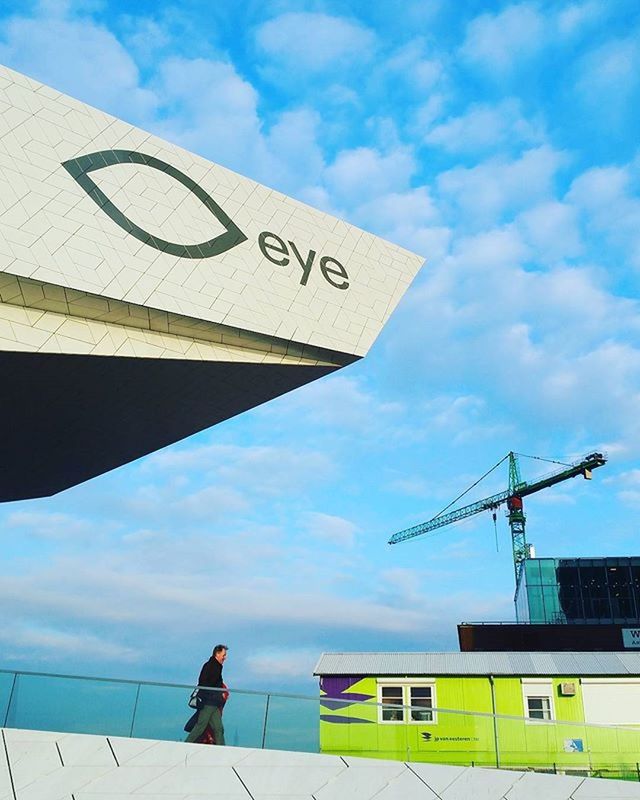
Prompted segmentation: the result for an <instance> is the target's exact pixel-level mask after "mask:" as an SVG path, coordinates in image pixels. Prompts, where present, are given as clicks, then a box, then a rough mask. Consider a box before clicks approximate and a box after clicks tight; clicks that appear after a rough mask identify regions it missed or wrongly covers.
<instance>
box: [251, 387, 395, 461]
mask: <svg viewBox="0 0 640 800" xmlns="http://www.w3.org/2000/svg"><path fill="white" fill-rule="evenodd" d="M404 411H405V408H404V406H403V405H402V404H400V403H395V402H383V401H380V400H379V399H378V398H377V397H376V395H375V394H374V393H372V392H369V391H367V389H366V387H365V386H363V385H362V383H361V382H360V381H358V380H356V379H355V378H351V377H349V376H347V375H334V376H329V377H328V378H326V379H324V380H322V381H316V382H315V383H312V384H309V385H308V386H304V387H302V388H301V389H299V390H298V391H296V392H294V393H292V394H289V395H287V396H286V397H283V398H282V399H281V400H279V401H278V403H277V405H273V406H271V407H264V408H262V409H260V412H259V413H260V414H263V415H264V416H265V417H266V418H267V419H269V420H272V419H282V420H285V421H288V420H289V418H290V417H291V416H292V415H299V414H303V415H304V418H305V419H306V420H308V421H310V422H312V423H313V424H314V425H319V426H322V427H323V428H327V429H329V430H331V431H332V432H335V433H341V432H342V433H343V432H344V431H345V430H351V431H360V432H361V433H365V432H366V433H367V434H368V435H372V434H374V433H375V432H378V433H379V434H380V435H381V436H385V435H387V433H388V432H389V431H390V430H392V429H393V428H394V426H395V425H397V424H399V423H400V422H401V421H402V418H403V415H404ZM325 447H326V442H325Z"/></svg>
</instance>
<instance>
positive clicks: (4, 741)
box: [2, 728, 17, 800]
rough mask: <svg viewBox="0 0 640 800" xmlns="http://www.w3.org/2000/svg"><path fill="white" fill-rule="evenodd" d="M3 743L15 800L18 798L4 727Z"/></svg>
mask: <svg viewBox="0 0 640 800" xmlns="http://www.w3.org/2000/svg"><path fill="white" fill-rule="evenodd" d="M2 744H3V746H4V755H5V758H6V759H7V770H8V772H9V780H10V781H11V793H12V794H13V800H17V795H16V787H15V784H14V782H13V772H11V761H10V760H9V749H8V748H7V737H6V736H5V732H4V728H3V729H2Z"/></svg>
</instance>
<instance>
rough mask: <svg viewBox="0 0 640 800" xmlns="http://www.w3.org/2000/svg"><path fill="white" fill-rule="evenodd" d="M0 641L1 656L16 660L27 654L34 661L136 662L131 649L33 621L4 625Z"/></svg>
mask: <svg viewBox="0 0 640 800" xmlns="http://www.w3.org/2000/svg"><path fill="white" fill-rule="evenodd" d="M0 641H2V642H3V643H4V647H5V653H6V655H5V657H7V658H9V659H10V660H17V659H20V658H23V657H24V654H25V653H28V654H29V656H30V657H33V654H34V653H37V656H36V657H37V659H38V660H47V659H48V658H55V659H59V658H60V657H61V656H62V657H64V658H67V659H69V661H70V662H71V661H73V660H74V659H90V660H91V661H102V660H104V659H108V660H109V661H125V662H132V661H137V660H138V659H139V657H140V654H139V653H138V652H137V651H136V650H134V649H133V648H131V647H126V646H123V645H119V644H117V643H115V642H112V641H108V640H107V639H103V638H101V637H99V636H94V635H93V634H90V633H70V632H68V631H62V630H59V629H56V628H50V627H45V626H40V625H38V624H37V623H36V622H35V620H34V622H32V623H29V624H23V625H20V624H15V623H14V624H12V623H9V624H8V625H4V626H3V627H2V628H0Z"/></svg>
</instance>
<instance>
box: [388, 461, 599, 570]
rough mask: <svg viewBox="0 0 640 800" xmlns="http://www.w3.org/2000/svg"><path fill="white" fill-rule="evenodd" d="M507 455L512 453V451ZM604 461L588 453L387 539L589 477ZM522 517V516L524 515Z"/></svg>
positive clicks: (403, 537)
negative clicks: (572, 462) (574, 460)
mask: <svg viewBox="0 0 640 800" xmlns="http://www.w3.org/2000/svg"><path fill="white" fill-rule="evenodd" d="M511 455H512V456H514V454H511ZM514 458H515V456H514ZM606 462H607V458H606V456H604V455H603V454H602V453H590V454H589V455H587V456H585V457H584V458H583V459H582V460H581V461H578V462H576V463H574V464H571V465H569V466H568V467H566V468H565V469H562V470H557V471H556V472H553V473H551V474H550V475H546V476H544V477H543V478H539V479H538V480H536V481H532V482H531V483H526V482H524V481H522V482H518V483H517V484H516V485H515V486H512V487H511V488H510V489H509V490H507V491H504V492H500V493H499V494H494V495H492V496H491V497H486V498H485V499H484V500H478V501H477V502H475V503H471V504H470V505H467V506H462V508H458V509H456V510H454V511H450V512H448V513H447V514H439V515H438V516H436V517H433V519H430V520H428V521H427V522H423V523H422V524H420V525H414V526H413V527H411V528H407V529H406V530H403V531H399V532H398V533H395V534H394V535H393V536H392V537H391V539H389V544H398V543H399V542H404V541H406V540H407V539H412V538H414V537H415V536H421V535H423V534H425V533H429V532H430V531H434V530H437V529H438V528H443V527H444V526H445V525H450V524H452V523H454V522H458V521H459V520H462V519H466V518H467V517H471V516H473V515H474V514H478V513H480V512H481V511H487V510H495V509H496V508H498V507H499V506H500V505H502V503H504V502H507V501H509V499H510V498H515V497H517V498H520V499H521V498H522V497H527V496H528V495H531V494H535V492H539V491H540V490H541V489H546V488H547V487H549V486H554V485H555V484H557V483H561V482H562V481H565V480H568V479H569V478H575V477H576V476H578V475H583V476H584V477H585V478H589V477H591V470H593V469H595V468H596V467H601V466H603V465H604V464H606ZM521 508H522V505H521V504H520V509H519V510H521ZM522 519H523V520H524V517H523V518H522ZM516 569H517V565H516Z"/></svg>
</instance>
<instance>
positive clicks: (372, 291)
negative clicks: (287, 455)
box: [0, 67, 422, 500]
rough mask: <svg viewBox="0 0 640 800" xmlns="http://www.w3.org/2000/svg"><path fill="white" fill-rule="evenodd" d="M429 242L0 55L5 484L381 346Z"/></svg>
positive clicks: (62, 468) (173, 433)
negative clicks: (72, 91) (326, 204)
mask: <svg viewBox="0 0 640 800" xmlns="http://www.w3.org/2000/svg"><path fill="white" fill-rule="evenodd" d="M421 262H422V259H421V258H419V257H417V256H415V255H413V254H411V253H409V252H407V251H405V250H403V249H401V248H399V247H397V246H395V245H392V244H389V243H388V242H385V241H382V240H381V239H379V238H377V237H375V236H373V235H371V234H369V233H366V232H364V231H361V230H359V229H357V228H355V227H353V226H350V225H347V224H346V223H344V222H342V221H341V220H338V219H335V218H333V217H331V216H329V215H328V214H325V213H323V212H321V211H317V210H315V209H312V208H310V207H308V206H306V205H304V204H302V203H299V202H296V201H295V200H292V199H291V198H289V197H286V196H284V195H282V194H280V193H278V192H275V191H273V190H271V189H268V188H266V187H264V186H260V185H259V184H257V183H255V182H254V181H251V180H249V179H248V178H245V177H242V176H240V175H237V174H235V173H233V172H230V171H229V170H227V169H224V168H223V167H221V166H218V165H216V164H213V163H211V162H208V161H206V160H205V159H202V158H200V157H198V156H196V155H193V154H191V153H188V152H186V151H185V150H183V149H181V148H179V147H176V146H175V145H172V144H169V143H167V142H165V141H163V140H161V139H159V138H157V137H155V136H152V135H151V134H148V133H146V132H144V131H142V130H139V129H137V128H135V127H133V126H131V125H128V124H126V123H125V122H122V121H121V120H118V119H116V118H114V117H112V116H109V115H108V114H105V113H102V112H100V111H97V110H96V109H93V108H91V107H89V106H87V105H85V104H83V103H80V102H78V101H76V100H73V99H71V98H69V97H66V96H65V95H62V94H60V93H59V92H57V91H55V90H53V89H51V88H50V87H47V86H44V85H42V84H40V83H37V82H36V81H33V80H31V79H29V78H27V77H25V76H24V75H20V74H18V73H15V72H12V71H11V70H9V69H6V68H3V67H0V368H1V369H2V370H3V373H4V375H5V376H7V381H6V382H5V391H0V403H1V404H2V410H3V412H4V414H5V416H6V415H8V416H10V417H11V418H12V420H13V425H12V428H13V431H14V432H13V433H12V434H11V433H10V435H9V441H7V442H6V448H5V458H7V461H8V462H11V463H12V469H11V471H9V470H8V468H4V472H3V471H2V468H0V500H7V499H16V498H19V497H29V496H38V495H43V494H50V493H52V492H55V491H59V490H60V489H61V488H64V487H65V486H69V485H73V484H74V483H77V482H79V481H81V480H85V479H86V478H88V477H91V476H92V475H96V474H99V473H100V472H104V471H105V470H107V469H111V468H112V467H114V466H118V465H119V464H122V463H126V462H127V461H130V460H131V459H133V458H136V457H138V456H140V455H143V454H144V453H147V452H150V451H151V450H154V449H156V448H157V447H161V446H164V445H166V444H169V443H170V442H172V441H175V440H177V439H179V438H182V437H183V436H186V435H189V434H190V433H193V432H195V431H196V430H201V429H202V428H205V427H208V426H209V425H211V424H214V423H215V422H218V421H220V420H222V419H226V418H227V417H229V416H232V415H233V414H237V413H239V412H241V411H242V410H245V409H246V408H250V407H251V406H253V405H256V404H257V403H261V402H264V401H265V400H268V399H270V398H272V397H274V396H276V395H278V394H281V393H282V392H285V391H288V390H290V389H292V388H295V387H296V386H299V385H301V384H303V383H306V382H308V381H309V380H313V379H315V378H317V377H320V376H322V375H324V374H327V373H328V372H331V371H333V370H335V369H337V368H339V367H341V366H344V365H346V364H348V363H350V362H352V361H353V360H355V359H357V358H359V357H362V356H363V355H365V354H366V352H367V350H368V349H369V347H370V346H371V344H372V342H373V341H374V339H375V337H376V336H377V334H378V333H379V331H380V330H381V328H382V326H383V325H384V323H385V322H386V320H387V318H388V316H389V314H390V313H391V311H392V310H393V309H394V307H395V306H396V305H397V303H398V301H399V299H400V298H401V296H402V294H403V293H404V292H405V290H406V289H407V287H408V285H409V283H410V282H411V280H412V279H413V277H414V276H415V274H416V272H417V270H418V269H419V267H420V264H421ZM97 357H99V358H97ZM150 417H151V418H150ZM26 451H29V457H28V458H27V456H26V455H25V453H26ZM34 455H35V456H36V457H35V459H34Z"/></svg>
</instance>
